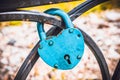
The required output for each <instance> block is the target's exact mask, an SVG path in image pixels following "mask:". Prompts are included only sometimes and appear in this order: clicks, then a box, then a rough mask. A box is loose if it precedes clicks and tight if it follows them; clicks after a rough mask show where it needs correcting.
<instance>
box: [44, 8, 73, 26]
mask: <svg viewBox="0 0 120 80" xmlns="http://www.w3.org/2000/svg"><path fill="white" fill-rule="evenodd" d="M45 13H47V14H50V15H56V16H60V18H61V19H62V21H64V24H65V27H66V28H73V27H74V26H73V23H72V21H71V20H70V17H69V16H68V14H67V13H65V12H64V11H62V10H60V9H57V8H52V9H48V10H46V11H45Z"/></svg>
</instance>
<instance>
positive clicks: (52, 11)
mask: <svg viewBox="0 0 120 80" xmlns="http://www.w3.org/2000/svg"><path fill="white" fill-rule="evenodd" d="M45 13H47V14H50V15H56V16H59V17H60V18H61V19H62V21H63V22H64V24H65V28H73V27H74V25H73V24H72V21H71V20H70V17H69V16H68V14H67V13H65V12H64V11H62V10H60V9H57V8H52V9H48V10H46V11H45ZM43 26H44V25H43V23H39V22H38V23H37V30H38V34H39V37H40V40H44V39H46V33H45V31H44V27H43Z"/></svg>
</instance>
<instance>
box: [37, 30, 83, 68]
mask: <svg viewBox="0 0 120 80" xmlns="http://www.w3.org/2000/svg"><path fill="white" fill-rule="evenodd" d="M39 45H40V47H39V48H38V53H39V55H40V57H41V58H42V59H43V61H44V62H45V63H47V64H48V65H49V66H51V67H54V68H57V69H62V70H69V69H72V68H74V67H75V66H76V65H77V64H78V63H79V61H80V60H81V58H82V55H83V53H84V39H83V36H82V33H81V32H80V31H79V30H78V29H77V28H68V29H64V30H62V31H61V32H60V33H59V34H58V35H57V36H52V37H49V38H46V39H45V40H42V41H41V42H40V43H39Z"/></svg>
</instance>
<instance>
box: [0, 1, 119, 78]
mask: <svg viewBox="0 0 120 80" xmlns="http://www.w3.org/2000/svg"><path fill="white" fill-rule="evenodd" d="M84 1H85V0H80V1H74V2H67V3H60V4H52V5H45V6H36V7H30V8H22V9H20V10H31V11H39V12H43V11H45V10H47V9H49V8H60V9H62V10H64V11H65V12H69V11H70V10H71V9H73V8H74V7H75V6H77V5H79V4H80V3H82V2H84ZM73 23H74V24H75V25H76V26H78V27H79V28H81V29H82V30H84V31H85V32H86V33H88V34H89V35H90V36H91V37H92V38H93V39H94V41H95V42H96V43H97V45H98V46H99V47H100V49H101V50H102V52H103V55H104V57H105V59H106V61H107V64H108V67H109V71H110V75H112V74H113V72H114V69H115V67H116V65H117V62H118V61H119V60H120V40H119V39H120V0H111V1H109V2H106V3H104V4H101V5H98V6H96V7H95V8H93V9H91V10H89V11H87V12H86V13H84V14H83V15H82V16H80V17H79V18H77V19H76V20H75V21H74V22H73ZM48 29H49V25H46V26H45V30H46V31H47V30H48ZM38 40H39V37H38V34H37V29H36V23H35V22H28V21H11V22H0V80H13V79H14V77H15V75H16V73H17V71H18V70H19V68H20V66H21V65H22V63H23V61H24V60H25V58H26V57H27V55H28V54H29V52H30V51H31V49H32V48H33V47H34V45H35V44H36V43H37V42H38ZM100 74H101V73H100V69H99V66H98V63H97V61H96V59H95V57H94V55H93V54H92V52H91V51H90V50H89V48H88V47H87V46H85V52H84V55H83V57H82V59H81V61H80V62H79V64H78V65H77V66H76V67H75V68H74V69H72V70H67V71H61V70H57V69H53V68H51V67H49V66H48V65H46V64H45V63H44V62H43V61H42V60H41V59H40V58H39V60H38V61H37V63H36V64H35V66H34V67H33V69H32V71H31V72H30V74H29V76H28V78H27V80H101V79H102V77H101V75H100Z"/></svg>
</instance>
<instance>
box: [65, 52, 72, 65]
mask: <svg viewBox="0 0 120 80" xmlns="http://www.w3.org/2000/svg"><path fill="white" fill-rule="evenodd" d="M64 59H65V60H66V61H67V63H68V64H71V61H70V56H69V55H68V54H66V55H65V56H64Z"/></svg>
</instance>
